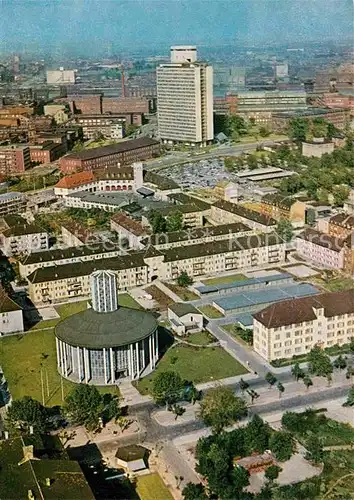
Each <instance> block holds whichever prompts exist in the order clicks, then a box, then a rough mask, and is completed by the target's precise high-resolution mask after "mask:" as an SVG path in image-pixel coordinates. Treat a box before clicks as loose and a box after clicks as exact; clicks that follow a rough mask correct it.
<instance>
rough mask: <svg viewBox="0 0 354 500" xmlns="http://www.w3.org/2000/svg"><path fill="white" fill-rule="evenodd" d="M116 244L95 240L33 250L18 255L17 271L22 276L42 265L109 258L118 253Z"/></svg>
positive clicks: (60, 264)
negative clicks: (62, 246) (87, 243)
mask: <svg viewBox="0 0 354 500" xmlns="http://www.w3.org/2000/svg"><path fill="white" fill-rule="evenodd" d="M121 253H122V252H121V249H120V247H119V246H118V245H116V244H113V243H111V242H109V241H105V242H95V243H92V244H91V245H80V246H75V247H69V248H64V249H60V248H56V249H51V250H44V251H41V252H34V253H30V254H26V255H23V256H20V258H19V272H20V275H21V276H22V277H23V278H26V277H27V276H28V275H29V274H31V273H33V272H34V271H36V269H41V268H43V267H53V266H58V267H59V266H65V265H66V264H73V263H77V264H80V265H81V264H82V263H83V262H87V261H94V260H101V259H110V258H112V257H117V256H118V255H120V254H121Z"/></svg>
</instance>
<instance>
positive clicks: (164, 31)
mask: <svg viewBox="0 0 354 500" xmlns="http://www.w3.org/2000/svg"><path fill="white" fill-rule="evenodd" d="M352 33H353V0H0V51H2V52H13V51H16V50H21V51H26V49H27V50H28V51H29V52H33V51H36V50H40V51H45V50H48V51H52V52H53V53H55V52H56V51H61V50H69V48H70V47H72V46H75V47H76V48H77V49H78V50H81V51H82V52H85V51H87V52H88V54H89V53H90V51H95V50H97V49H98V47H102V46H106V47H108V46H109V44H111V47H112V49H113V51H116V50H117V49H118V50H119V49H120V48H122V49H131V50H134V49H141V48H144V47H147V48H152V47H157V46H162V45H166V47H168V45H170V44H182V43H195V44H204V45H206V44H207V45H213V44H218V45H223V44H229V43H234V42H238V43H242V42H247V43H254V44H261V43H264V42H278V43H282V42H285V43H287V42H291V41H293V42H295V41H300V42H301V41H309V40H311V41H315V40H326V39H327V40H328V39H338V38H339V39H342V38H344V37H348V36H351V35H352Z"/></svg>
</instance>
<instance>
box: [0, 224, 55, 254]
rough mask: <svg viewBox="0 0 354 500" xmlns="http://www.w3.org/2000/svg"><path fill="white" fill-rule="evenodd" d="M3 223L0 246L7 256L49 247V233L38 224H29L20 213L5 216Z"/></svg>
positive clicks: (0, 232) (0, 231)
mask: <svg viewBox="0 0 354 500" xmlns="http://www.w3.org/2000/svg"><path fill="white" fill-rule="evenodd" d="M1 224H2V228H1V230H0V248H1V250H2V251H3V253H4V254H5V255H6V256H7V257H10V256H12V255H18V254H21V253H24V254H27V253H32V252H38V251H41V250H47V249H48V248H49V236H48V233H47V232H46V231H44V229H42V228H40V227H39V226H37V224H35V223H31V224H28V223H27V221H26V220H25V219H23V218H22V217H20V216H18V215H7V216H5V217H4V218H3V219H2V220H1Z"/></svg>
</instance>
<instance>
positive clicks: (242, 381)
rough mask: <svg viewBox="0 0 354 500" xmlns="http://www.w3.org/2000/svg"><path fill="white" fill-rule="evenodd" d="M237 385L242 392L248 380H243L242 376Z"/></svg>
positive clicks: (246, 386) (247, 386) (247, 385)
mask: <svg viewBox="0 0 354 500" xmlns="http://www.w3.org/2000/svg"><path fill="white" fill-rule="evenodd" d="M239 386H240V389H241V392H242V394H243V393H244V392H245V391H246V390H247V389H248V388H249V384H248V382H246V381H245V380H243V378H241V380H240V382H239Z"/></svg>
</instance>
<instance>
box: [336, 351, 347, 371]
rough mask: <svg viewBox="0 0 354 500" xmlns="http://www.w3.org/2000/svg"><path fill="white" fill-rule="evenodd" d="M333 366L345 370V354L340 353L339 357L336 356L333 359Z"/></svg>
mask: <svg viewBox="0 0 354 500" xmlns="http://www.w3.org/2000/svg"><path fill="white" fill-rule="evenodd" d="M333 366H334V368H338V369H339V370H344V368H346V367H347V361H346V359H345V358H343V356H342V355H341V354H340V355H339V356H338V358H336V359H335V360H334V361H333Z"/></svg>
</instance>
